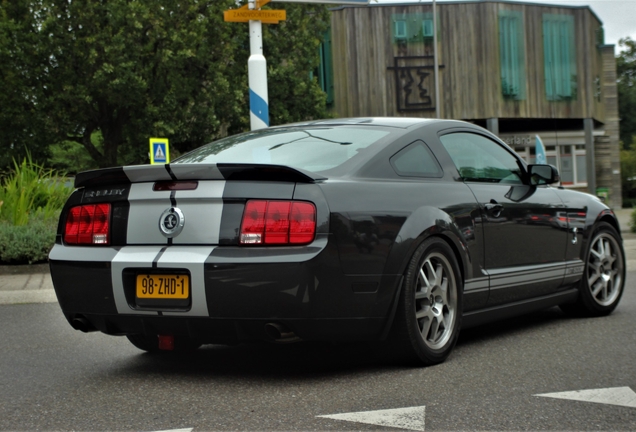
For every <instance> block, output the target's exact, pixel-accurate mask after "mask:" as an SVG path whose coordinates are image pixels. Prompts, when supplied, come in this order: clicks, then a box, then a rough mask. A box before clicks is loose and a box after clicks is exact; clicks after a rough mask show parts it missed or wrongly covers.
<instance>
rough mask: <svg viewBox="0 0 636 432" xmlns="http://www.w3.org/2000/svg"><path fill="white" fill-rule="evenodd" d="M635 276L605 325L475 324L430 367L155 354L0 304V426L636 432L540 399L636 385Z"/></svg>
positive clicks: (36, 308) (222, 351) (57, 315)
mask: <svg viewBox="0 0 636 432" xmlns="http://www.w3.org/2000/svg"><path fill="white" fill-rule="evenodd" d="M634 281H636V271H630V272H629V273H628V278H627V288H626V291H625V294H624V297H623V300H622V302H621V304H620V305H619V307H618V308H617V310H616V311H615V312H614V313H613V314H612V315H610V316H609V317H604V318H596V319H572V318H568V317H566V316H565V315H563V314H562V313H561V312H560V311H559V309H558V308H553V309H550V310H547V311H544V312H540V313H535V314H532V315H528V316H525V317H522V318H516V319H513V320H508V321H504V322H499V323H496V324H493V325H489V326H484V327H479V328H474V329H471V330H468V331H465V332H463V333H462V335H461V337H460V340H459V343H458V345H457V347H456V349H455V351H454V352H453V354H452V355H451V357H450V358H449V359H448V361H447V362H446V363H444V364H442V365H439V366H435V367H429V368H409V367H404V366H401V365H399V364H394V363H391V362H389V361H386V360H382V359H380V358H378V356H377V355H376V351H375V350H374V349H372V348H371V347H369V346H367V345H364V344H356V345H331V344H296V345H288V346H274V345H240V346H236V347H222V346H207V347H204V348H202V349H201V350H199V352H197V353H195V354H194V355H191V356H189V357H177V356H173V355H160V356H153V355H149V354H144V353H142V352H141V351H138V350H137V349H136V348H134V347H133V346H132V345H131V344H129V343H128V341H127V340H126V339H125V338H120V337H111V336H105V335H102V334H99V333H90V334H83V333H80V332H77V331H74V330H73V329H71V327H70V326H69V325H68V324H67V322H66V321H65V320H64V318H63V316H62V313H61V311H60V310H59V306H58V305H57V304H55V303H49V304H24V305H4V306H0V335H1V336H2V337H1V339H0V340H2V342H3V345H4V346H3V347H2V348H1V349H0V430H138V431H159V430H172V429H181V428H187V429H190V428H194V430H195V431H203V430H398V429H396V428H392V427H388V426H386V425H385V426H379V425H377V424H375V425H374V424H365V423H360V422H350V421H342V420H336V419H332V418H325V417H318V416H324V415H333V414H341V413H350V412H360V411H373V410H385V409H397V408H409V407H416V408H413V409H414V410H415V411H416V412H417V413H419V414H417V416H416V417H417V419H416V421H415V422H414V423H410V424H411V425H415V426H413V428H414V429H420V430H422V429H424V427H425V429H426V430H428V431H431V430H636V404H634V406H633V407H632V406H617V405H609V404H605V403H590V402H582V401H574V400H565V399H554V398H547V397H538V396H536V395H537V394H545V393H553V392H566V391H576V390H589V389H607V388H619V387H623V388H625V387H629V388H631V390H630V389H623V390H625V391H627V392H629V391H632V393H633V390H636V332H635V329H636V284H635V283H634ZM628 396H629V395H628ZM628 398H629V397H628ZM378 417H381V415H380V416H378V415H376V416H375V418H378ZM376 423H377V422H376ZM407 426H408V424H407Z"/></svg>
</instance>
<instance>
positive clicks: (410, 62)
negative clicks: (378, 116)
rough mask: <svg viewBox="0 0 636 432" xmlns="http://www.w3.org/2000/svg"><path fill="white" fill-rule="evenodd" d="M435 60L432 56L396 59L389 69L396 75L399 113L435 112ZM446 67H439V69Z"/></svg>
mask: <svg viewBox="0 0 636 432" xmlns="http://www.w3.org/2000/svg"><path fill="white" fill-rule="evenodd" d="M434 68H435V66H434V58H433V56H432V55H430V56H404V57H394V58H393V66H389V67H388V68H387V69H388V70H392V71H394V74H395V96H396V106H397V111H398V112H404V111H435V70H434ZM442 68H444V65H439V69H442Z"/></svg>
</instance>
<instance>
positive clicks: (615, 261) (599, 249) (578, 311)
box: [561, 222, 625, 316]
mask: <svg viewBox="0 0 636 432" xmlns="http://www.w3.org/2000/svg"><path fill="white" fill-rule="evenodd" d="M624 285H625V255H624V253H623V246H622V243H621V239H620V236H619V235H618V232H616V229H614V227H613V226H611V225H610V224H608V223H605V222H600V223H599V224H598V225H597V227H596V228H595V229H594V232H593V234H592V236H591V241H590V243H589V245H588V249H587V253H586V261H585V271H584V273H583V280H581V283H580V285H579V297H578V299H577V301H576V303H571V304H564V305H561V309H562V310H563V311H565V312H567V313H569V314H572V315H577V316H602V315H608V314H610V313H611V312H612V311H613V310H614V309H616V306H618V302H619V301H620V299H621V296H622V295H623V287H624Z"/></svg>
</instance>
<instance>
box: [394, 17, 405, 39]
mask: <svg viewBox="0 0 636 432" xmlns="http://www.w3.org/2000/svg"><path fill="white" fill-rule="evenodd" d="M394 26H395V28H394V37H395V39H396V40H403V39H406V37H407V35H406V20H396V21H395V22H394Z"/></svg>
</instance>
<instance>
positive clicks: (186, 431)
mask: <svg viewBox="0 0 636 432" xmlns="http://www.w3.org/2000/svg"><path fill="white" fill-rule="evenodd" d="M193 429H194V428H184V429H168V430H163V431H155V432H192V430H193Z"/></svg>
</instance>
